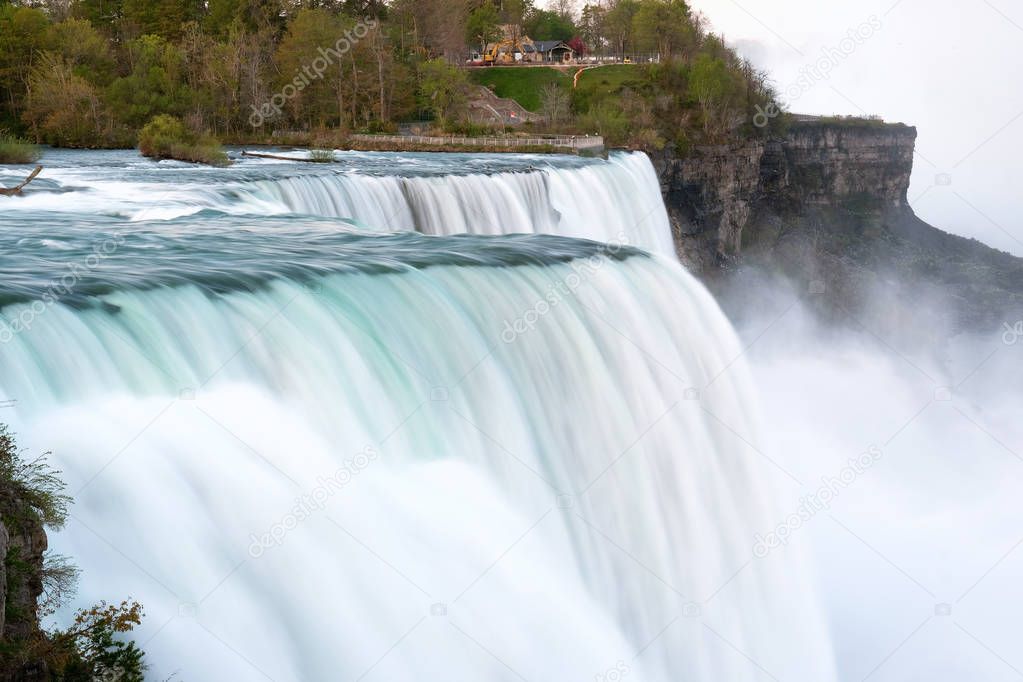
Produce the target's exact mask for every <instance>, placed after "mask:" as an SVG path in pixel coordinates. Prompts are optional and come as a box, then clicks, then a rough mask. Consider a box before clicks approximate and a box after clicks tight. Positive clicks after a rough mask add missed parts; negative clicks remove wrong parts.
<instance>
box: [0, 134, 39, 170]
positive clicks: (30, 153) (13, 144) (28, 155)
mask: <svg viewBox="0 0 1023 682" xmlns="http://www.w3.org/2000/svg"><path fill="white" fill-rule="evenodd" d="M38 160H39V147H38V146H37V145H34V144H32V143H31V142H29V141H28V140H23V139H21V138H20V137H15V136H14V135H11V134H9V133H6V132H4V131H2V130H0V163H35V162H36V161H38Z"/></svg>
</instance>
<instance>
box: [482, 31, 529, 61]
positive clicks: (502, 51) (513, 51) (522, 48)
mask: <svg viewBox="0 0 1023 682" xmlns="http://www.w3.org/2000/svg"><path fill="white" fill-rule="evenodd" d="M535 53H536V48H535V46H534V45H533V41H532V40H530V39H529V38H528V37H526V36H522V37H520V38H508V39H505V40H501V41H499V42H496V43H490V44H489V45H487V49H486V50H485V51H484V52H483V64H484V65H486V66H493V65H495V64H515V63H516V62H519V61H521V60H522V59H524V58H526V55H530V58H531V55H533V54H535ZM516 55H517V56H516Z"/></svg>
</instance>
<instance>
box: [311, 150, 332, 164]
mask: <svg viewBox="0 0 1023 682" xmlns="http://www.w3.org/2000/svg"><path fill="white" fill-rule="evenodd" d="M309 160H310V161H312V162H313V163H334V151H333V150H331V149H310V150H309Z"/></svg>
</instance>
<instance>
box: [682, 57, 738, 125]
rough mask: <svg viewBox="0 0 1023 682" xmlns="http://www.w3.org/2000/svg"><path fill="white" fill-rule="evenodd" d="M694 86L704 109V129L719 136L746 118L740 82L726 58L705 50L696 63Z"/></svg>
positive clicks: (695, 94)
mask: <svg viewBox="0 0 1023 682" xmlns="http://www.w3.org/2000/svg"><path fill="white" fill-rule="evenodd" d="M690 89H691V91H692V94H693V96H694V97H695V98H696V100H697V101H698V102H699V104H700V109H701V110H702V112H703V130H704V133H706V134H707V135H709V136H710V137H712V138H718V137H721V136H723V135H724V134H725V133H728V132H730V130H731V128H733V127H734V126H736V125H738V124H739V123H740V122H741V121H742V118H743V116H742V114H741V113H740V111H739V109H740V107H739V105H738V102H737V99H738V95H739V91H740V85H739V83H738V80H737V77H736V73H735V72H734V71H732V70H730V69H729V68H728V65H727V64H726V63H725V61H724V60H723V59H720V58H718V57H712V56H710V55H708V54H701V55H700V56H699V57H697V59H696V62H695V63H694V64H693V71H692V76H691V79H690Z"/></svg>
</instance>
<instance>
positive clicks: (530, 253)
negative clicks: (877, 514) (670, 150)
mask: <svg viewBox="0 0 1023 682" xmlns="http://www.w3.org/2000/svg"><path fill="white" fill-rule="evenodd" d="M339 158H340V159H341V163H339V164H335V165H330V166H321V165H314V164H300V163H287V162H274V161H263V160H243V161H242V162H240V163H238V164H236V165H235V166H233V167H232V168H230V169H226V170H225V169H208V168H200V167H194V166H188V165H185V164H179V163H174V162H164V163H160V164H156V163H153V162H150V161H148V160H144V159H141V158H140V157H138V156H137V155H135V154H133V153H128V152H76V153H71V152H64V153H57V152H51V153H49V154H47V156H46V157H45V158H44V159H43V164H44V165H45V166H46V170H45V171H44V174H43V175H42V176H41V177H40V178H39V179H38V180H37V181H36V182H34V183H33V184H32V185H30V187H29V189H30V191H28V192H27V193H26V196H24V197H21V198H14V199H9V200H5V201H4V202H3V204H2V205H0V221H2V226H0V254H2V255H0V306H2V309H0V324H2V326H0V400H4V401H9V404H10V405H12V406H11V407H8V408H6V409H3V410H2V411H0V417H2V418H3V420H4V421H6V422H9V423H10V424H11V425H12V426H13V428H14V429H15V430H16V431H17V432H18V434H19V436H20V437H21V440H22V441H23V444H25V445H28V446H30V447H31V448H32V449H34V450H44V449H52V450H53V451H54V458H55V461H56V462H57V463H58V465H59V466H60V468H61V469H62V470H63V472H64V476H65V478H66V479H67V481H68V484H69V492H71V493H72V494H73V495H74V496H75V499H76V504H75V506H74V508H73V512H72V519H71V520H70V522H69V524H68V526H67V528H66V529H65V530H63V531H62V532H60V533H58V534H57V535H56V536H55V537H54V538H53V543H52V544H53V545H54V546H55V548H56V549H57V550H58V551H60V552H62V553H65V554H68V555H71V556H73V557H74V558H75V560H76V561H77V562H78V563H79V564H80V566H81V567H82V569H83V577H82V580H81V586H80V590H79V594H78V597H77V599H76V602H75V605H76V606H82V605H86V604H91V603H95V602H97V601H99V600H101V599H106V600H108V601H114V600H120V599H121V598H124V597H126V596H131V597H134V598H136V599H138V600H140V601H141V602H143V603H144V605H145V607H146V612H147V618H146V621H145V623H144V626H143V627H142V628H141V629H140V630H139V631H138V632H137V633H136V634H137V638H138V641H139V643H140V644H142V645H143V647H144V649H145V650H146V652H147V658H148V661H149V662H150V664H151V669H150V676H151V678H152V679H154V680H163V679H166V678H167V677H168V676H170V675H171V674H173V673H175V671H180V672H179V678H180V679H182V680H189V681H195V680H211V681H212V680H249V679H251V680H259V679H271V680H278V681H285V680H395V681H404V680H408V681H412V680H416V681H421V680H459V681H462V680H464V681H467V682H469V681H473V682H475V681H489V680H522V679H525V680H530V681H532V682H541V681H544V680H549V681H557V682H567V681H569V680H593V679H597V680H621V679H635V680H637V681H643V682H676V681H679V680H687V681H690V680H693V681H699V680H702V681H707V682H711V681H714V682H721V681H725V680H728V681H732V680H753V679H762V678H765V679H766V678H771V677H774V678H777V679H798V680H815V681H821V680H828V679H832V678H833V677H834V672H833V662H832V657H831V653H830V652H831V646H830V640H829V635H828V631H827V627H826V625H825V624H824V621H823V618H822V616H821V614H820V613H819V612H818V608H819V606H818V605H819V600H818V599H817V598H816V596H815V595H814V593H813V588H812V581H811V580H810V578H809V577H808V576H805V575H802V574H801V573H800V572H799V567H800V566H802V565H803V564H802V563H801V562H798V561H791V560H789V561H786V562H785V563H784V564H783V563H780V562H778V561H775V560H772V558H770V557H768V558H766V559H764V558H762V557H758V556H756V554H755V551H754V546H753V543H752V541H751V539H752V538H753V537H754V535H755V534H756V533H757V532H759V531H761V530H763V528H764V527H765V523H764V520H765V519H777V518H784V514H785V512H786V509H785V506H784V504H783V503H782V501H781V499H780V498H779V496H778V495H777V494H776V492H775V486H774V484H773V483H772V482H773V481H775V480H776V479H777V477H779V476H784V475H786V474H785V472H783V471H779V468H778V466H779V465H778V464H777V463H776V462H775V461H774V460H773V459H772V458H771V456H770V454H769V453H766V452H763V451H761V450H758V449H757V448H755V447H754V446H752V445H751V443H755V442H759V441H758V437H757V435H758V433H759V430H760V425H759V423H758V417H757V414H758V408H757V405H756V400H755V398H754V395H753V393H752V391H751V389H750V385H749V380H748V377H747V372H746V368H745V367H744V364H743V363H744V360H743V348H742V346H741V345H740V344H739V342H738V340H737V338H736V336H735V333H734V332H733V330H732V329H731V327H730V325H729V324H728V322H727V321H726V319H725V318H724V316H723V314H722V313H721V312H720V310H719V309H718V307H717V305H716V303H715V302H714V300H713V299H712V298H711V296H710V295H709V294H708V293H707V291H706V290H705V289H704V288H703V287H702V286H701V285H700V284H699V283H698V282H696V280H695V279H694V278H693V277H691V276H690V275H689V274H688V273H687V272H685V270H684V269H683V268H682V267H681V266H680V265H679V264H678V262H677V261H676V259H675V257H674V250H673V246H672V238H671V234H670V228H669V223H668V219H667V215H666V213H665V209H664V206H663V203H662V201H661V198H660V193H659V188H658V185H657V178H656V175H655V174H654V171H653V168H652V166H651V164H650V162H649V160H648V159H647V158H646V157H645V156H643V155H641V154H616V155H612V157H611V158H610V159H609V160H583V159H576V158H569V157H541V156H518V155H505V156H489V155H473V156H468V155H414V154H413V155H391V154H354V153H353V154H343V155H339ZM19 173H21V171H15V170H13V169H10V168H7V169H3V168H0V182H4V183H6V184H11V183H10V182H9V181H10V180H13V179H14V178H15V177H16V176H17V175H18V174H19ZM790 549H791V552H793V553H798V551H799V550H798V548H795V549H792V548H790ZM791 557H792V554H791V553H790V555H789V558H790V559H791ZM71 612H72V610H71V609H70V608H69V609H66V610H65V611H62V612H61V613H60V614H58V619H66V618H67V617H69V614H70V613H71ZM175 679H178V678H175Z"/></svg>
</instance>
